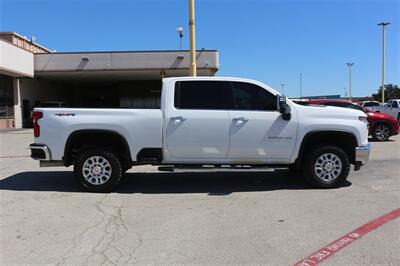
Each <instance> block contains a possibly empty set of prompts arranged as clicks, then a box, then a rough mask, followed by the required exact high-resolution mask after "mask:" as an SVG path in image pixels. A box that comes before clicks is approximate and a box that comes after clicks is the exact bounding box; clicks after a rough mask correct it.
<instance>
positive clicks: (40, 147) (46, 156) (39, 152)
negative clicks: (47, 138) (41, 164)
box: [29, 143, 51, 161]
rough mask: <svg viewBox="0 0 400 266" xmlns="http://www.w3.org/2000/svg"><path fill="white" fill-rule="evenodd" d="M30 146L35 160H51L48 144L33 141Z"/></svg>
mask: <svg viewBox="0 0 400 266" xmlns="http://www.w3.org/2000/svg"><path fill="white" fill-rule="evenodd" d="M29 148H30V149H31V157H32V158H33V159H34V160H41V161H51V153H50V149H49V148H48V147H47V146H46V145H44V144H36V143H33V144H31V145H29Z"/></svg>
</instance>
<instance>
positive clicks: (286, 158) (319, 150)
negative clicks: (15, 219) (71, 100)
mask: <svg viewBox="0 0 400 266" xmlns="http://www.w3.org/2000/svg"><path fill="white" fill-rule="evenodd" d="M34 136H35V142H34V143H33V144H31V145H30V149H31V153H32V157H33V158H34V159H37V160H40V163H41V166H56V165H58V166H70V165H74V171H75V174H76V176H77V177H78V180H79V181H80V183H81V184H82V186H83V187H84V188H86V189H87V190H89V191H93V192H109V191H112V190H113V189H114V188H115V187H116V186H117V185H118V183H119V181H120V179H121V177H122V176H123V173H124V172H125V171H127V170H128V169H129V168H131V167H132V166H135V165H140V164H152V165H158V166H160V167H159V170H164V171H200V170H202V171H263V170H268V171H270V170H271V168H278V167H279V168H280V167H286V168H289V169H290V170H292V171H299V172H301V173H302V174H303V176H304V177H305V178H306V179H307V180H308V181H309V182H310V183H311V184H313V185H315V186H317V187H320V188H330V187H336V186H340V185H341V184H343V183H344V182H345V180H346V178H347V177H348V175H349V171H350V166H351V164H353V165H354V169H355V170H358V169H360V167H361V166H362V165H364V164H365V163H366V162H367V161H368V159H369V152H370V144H369V143H368V129H367V116H366V114H365V113H363V112H361V111H358V110H352V109H344V108H338V107H329V106H302V105H298V104H296V103H294V102H292V101H290V100H288V99H286V97H283V96H281V95H279V93H278V92H277V91H275V90H273V89H272V88H270V87H268V86H266V85H264V84H262V83H260V82H257V81H254V80H249V79H241V78H222V77H179V78H165V79H163V85H162V93H161V108H160V109H84V108H80V109H76V108H49V109H47V108H36V109H35V111H34Z"/></svg>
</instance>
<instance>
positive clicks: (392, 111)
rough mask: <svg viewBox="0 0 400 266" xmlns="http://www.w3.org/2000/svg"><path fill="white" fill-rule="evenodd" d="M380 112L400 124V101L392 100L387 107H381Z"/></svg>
mask: <svg viewBox="0 0 400 266" xmlns="http://www.w3.org/2000/svg"><path fill="white" fill-rule="evenodd" d="M378 111H380V112H381V113H384V114H389V115H391V116H393V117H394V118H396V119H397V121H399V122H400V99H392V100H389V101H387V103H386V105H385V106H382V107H380V109H379V110H378Z"/></svg>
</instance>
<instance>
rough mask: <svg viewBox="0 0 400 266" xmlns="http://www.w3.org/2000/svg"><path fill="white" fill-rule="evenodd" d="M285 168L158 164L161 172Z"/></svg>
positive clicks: (270, 169) (243, 170) (271, 170)
mask: <svg viewBox="0 0 400 266" xmlns="http://www.w3.org/2000/svg"><path fill="white" fill-rule="evenodd" d="M281 169H286V168H271V167H252V166H250V165H222V166H219V165H217V166H215V165H199V166H198V167H194V166H188V167H185V166H173V165H170V166H160V167H158V170H159V171H163V172H176V173H179V172H275V171H276V170H281Z"/></svg>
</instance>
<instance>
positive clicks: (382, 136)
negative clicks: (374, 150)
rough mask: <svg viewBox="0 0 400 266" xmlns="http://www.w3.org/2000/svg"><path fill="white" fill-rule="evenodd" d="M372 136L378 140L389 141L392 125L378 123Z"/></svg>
mask: <svg viewBox="0 0 400 266" xmlns="http://www.w3.org/2000/svg"><path fill="white" fill-rule="evenodd" d="M372 137H373V139H375V140H378V141H387V140H388V139H389V137H390V127H389V126H388V125H386V124H377V125H376V126H375V127H374V128H373V131H372Z"/></svg>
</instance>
